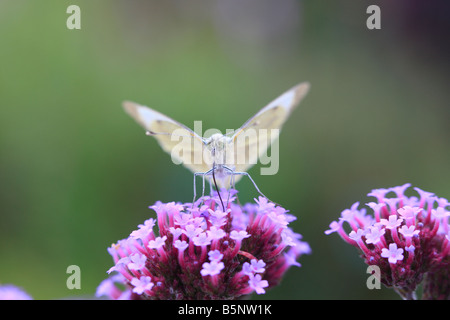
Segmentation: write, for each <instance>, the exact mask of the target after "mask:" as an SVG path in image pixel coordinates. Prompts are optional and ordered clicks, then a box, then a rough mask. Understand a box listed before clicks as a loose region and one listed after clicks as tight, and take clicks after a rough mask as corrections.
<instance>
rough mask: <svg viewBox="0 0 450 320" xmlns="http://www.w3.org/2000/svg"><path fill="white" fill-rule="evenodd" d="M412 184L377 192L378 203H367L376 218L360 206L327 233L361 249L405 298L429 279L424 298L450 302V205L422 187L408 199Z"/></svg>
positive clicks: (386, 282)
mask: <svg viewBox="0 0 450 320" xmlns="http://www.w3.org/2000/svg"><path fill="white" fill-rule="evenodd" d="M410 186H411V185H410V184H405V185H403V186H399V187H393V188H389V189H375V190H372V192H370V193H369V194H368V196H371V197H375V198H376V201H375V202H369V203H367V204H366V205H367V207H368V208H370V212H371V213H372V214H368V213H367V208H362V209H359V203H358V202H356V203H355V204H353V206H352V207H351V208H350V209H346V210H344V211H343V212H342V213H341V217H340V218H339V220H338V221H333V222H332V223H331V224H330V229H329V230H327V231H325V234H331V233H333V232H337V233H338V234H339V235H340V236H341V237H342V239H344V240H345V241H346V242H347V243H349V244H351V245H353V246H355V247H357V248H358V249H359V250H360V252H361V257H362V258H363V259H364V261H365V263H367V264H368V265H376V266H378V267H379V268H380V272H381V282H382V283H383V284H384V285H386V286H387V287H393V288H394V289H396V291H397V292H398V293H399V294H400V295H401V296H402V297H403V298H413V297H414V291H415V290H416V287H417V286H418V285H419V284H420V283H421V282H422V280H423V279H424V278H425V281H424V290H423V298H425V299H450V233H449V231H450V227H449V216H450V212H449V211H448V207H449V206H450V203H449V202H448V201H447V199H444V198H439V197H437V196H435V195H434V194H433V193H430V192H426V191H423V190H421V189H419V188H414V189H415V191H416V192H417V194H418V197H416V196H411V197H408V196H406V195H405V191H406V189H408V188H409V187H410Z"/></svg>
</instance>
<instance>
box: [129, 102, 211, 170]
mask: <svg viewBox="0 0 450 320" xmlns="http://www.w3.org/2000/svg"><path fill="white" fill-rule="evenodd" d="M123 107H124V109H125V111H126V112H127V113H128V114H129V115H130V116H131V117H132V118H133V119H134V120H136V122H137V123H139V124H140V125H141V126H142V127H144V129H145V130H147V133H148V134H149V135H152V136H154V137H155V139H156V140H157V141H158V143H159V144H160V146H161V147H162V149H163V150H164V151H166V152H167V153H169V154H170V155H171V156H172V160H173V161H175V162H176V163H177V164H179V163H182V164H183V165H184V166H185V167H187V168H188V169H190V170H191V171H192V172H206V171H208V170H209V169H210V165H208V163H210V162H209V160H208V159H206V160H207V161H205V158H204V157H205V156H208V154H209V153H208V152H206V153H205V154H204V152H203V151H204V147H205V146H204V142H203V139H202V137H200V136H199V135H198V134H196V133H195V132H194V131H192V130H191V129H189V128H188V127H186V126H184V125H183V124H181V123H179V122H177V121H175V120H173V119H171V118H169V117H168V116H166V115H164V114H162V113H160V112H158V111H155V110H153V109H150V108H149V107H145V106H141V105H139V104H137V103H134V102H130V101H125V102H124V103H123Z"/></svg>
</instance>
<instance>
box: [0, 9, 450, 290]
mask: <svg viewBox="0 0 450 320" xmlns="http://www.w3.org/2000/svg"><path fill="white" fill-rule="evenodd" d="M229 3H230V5H233V6H235V7H232V8H231V9H230V8H229V7H220V5H219V2H218V1H206V0H196V1H191V2H188V4H187V3H186V2H184V1H164V2H163V1H105V0H97V1H75V0H74V1H57V2H55V1H50V0H42V1H29V0H27V1H25V0H24V1H14V0H3V1H2V2H0V42H1V44H0V97H1V108H0V148H1V149H0V150H1V156H0V259H1V260H0V261H1V263H0V283H14V284H16V285H19V286H22V287H23V288H24V289H25V290H26V291H28V292H29V293H30V294H31V295H32V296H33V297H34V298H36V299H53V298H64V297H72V296H78V295H81V296H83V295H86V296H89V295H92V294H93V293H94V292H95V289H96V286H97V285H98V284H99V283H100V281H102V280H103V279H104V278H105V277H106V270H108V269H109V268H110V267H111V266H112V259H111V257H110V256H109V255H108V253H107V251H106V248H107V247H108V246H109V245H110V244H111V243H112V242H116V241H117V240H118V239H122V238H124V237H126V236H128V234H129V233H130V232H131V231H132V230H134V229H135V228H136V226H137V225H138V224H139V223H142V222H143V221H144V220H145V219H147V218H148V217H150V216H154V213H153V212H152V211H151V210H149V209H148V208H147V207H148V206H149V205H151V204H153V203H154V202H155V201H157V200H161V201H166V202H167V201H190V200H191V197H192V174H191V173H190V172H188V170H186V169H184V168H182V167H181V166H175V165H174V164H172V162H171V161H170V156H169V155H167V154H165V153H164V152H162V151H161V149H160V147H159V146H158V145H157V143H156V142H155V141H154V139H152V138H149V137H147V136H145V134H144V132H143V130H142V129H141V128H140V127H139V126H138V125H136V124H135V123H134V121H133V120H131V119H130V118H129V117H128V116H127V115H126V114H125V113H124V112H123V110H122V108H121V103H122V101H123V100H132V101H136V102H139V103H142V104H145V105H148V106H150V107H153V108H155V109H157V110H159V111H161V112H163V113H165V114H167V115H169V116H171V117H173V118H174V119H176V120H178V121H180V122H182V123H184V124H186V125H188V126H191V127H192V125H193V122H194V120H203V128H204V129H207V128H218V129H221V130H223V131H225V129H227V128H237V127H239V126H240V125H241V124H242V123H244V121H245V120H247V119H248V118H249V117H250V116H251V115H253V114H254V113H255V112H256V111H257V110H259V108H261V107H263V106H264V105H265V104H266V103H268V102H269V101H271V100H272V99H273V98H275V97H277V96H278V95H279V94H281V93H282V92H284V91H285V90H286V89H288V88H290V87H292V86H293V85H295V84H296V83H299V82H301V81H309V82H310V83H311V85H312V89H311V91H310V94H309V95H308V96H307V98H306V99H305V100H304V102H303V103H302V105H301V106H300V107H299V108H298V109H297V110H296V111H295V113H294V114H293V115H292V117H291V119H290V120H289V121H288V122H287V123H286V125H285V127H284V129H283V132H282V134H281V138H280V170H279V173H278V174H277V175H275V176H260V175H259V170H258V167H257V166H256V167H255V168H253V169H252V170H251V171H250V173H251V174H252V176H253V178H254V180H255V181H256V182H257V184H258V186H259V187H260V189H261V190H262V191H263V192H264V193H265V194H266V195H268V196H269V197H270V198H271V199H273V200H275V201H277V202H278V203H280V204H282V205H283V206H284V207H286V208H288V209H290V210H291V212H292V213H293V214H295V215H297V216H298V220H297V221H295V222H294V223H293V228H294V230H295V231H297V232H299V233H301V234H303V236H304V240H305V241H308V242H309V243H310V245H311V247H312V250H313V254H312V255H310V256H305V257H303V258H301V261H300V262H301V263H302V267H301V268H293V269H291V270H290V271H289V273H288V275H287V276H286V278H285V279H284V281H283V282H282V284H281V285H280V286H279V287H277V288H274V289H272V290H271V291H269V292H268V293H267V294H266V295H265V296H263V297H260V296H258V297H255V298H265V299H377V298H396V295H395V294H394V293H393V292H391V291H390V290H387V289H382V290H373V291H370V290H368V289H367V288H366V286H365V284H366V279H367V276H368V275H367V274H366V273H365V271H366V267H365V265H364V264H363V262H362V261H361V260H360V259H359V258H358V255H357V252H356V250H355V249H354V248H352V247H350V246H348V245H347V244H345V243H344V242H343V241H341V240H339V239H338V236H336V235H333V236H329V237H326V236H325V235H324V234H323V231H324V230H326V229H327V228H328V224H329V223H330V222H331V221H332V220H335V219H337V217H338V215H339V214H340V212H341V211H342V210H343V209H345V208H348V207H350V205H351V204H353V203H354V202H356V201H360V202H361V203H365V202H367V201H368V198H367V197H366V196H365V195H366V194H367V193H368V192H370V190H371V189H373V188H380V187H391V186H395V185H400V184H404V183H406V182H410V183H412V184H413V185H414V186H418V187H420V188H422V189H425V190H428V191H432V192H435V193H436V194H438V195H439V196H441V197H446V198H449V197H450V183H449V182H450V170H449V168H448V165H449V163H450V148H449V138H450V127H449V125H448V124H449V123H448V120H449V115H450V112H449V108H448V101H449V98H450V92H449V90H448V83H449V82H448V80H449V77H448V76H449V73H448V71H449V68H448V67H449V65H448V50H447V49H448V48H446V47H445V46H444V45H443V44H444V43H445V42H448V37H444V36H442V38H439V33H436V32H435V30H433V29H429V30H427V29H426V28H427V27H426V26H429V25H428V24H426V23H424V21H425V22H426V21H427V20H426V19H430V21H436V17H438V18H439V16H438V15H439V12H440V9H439V8H436V10H435V11H433V10H431V9H430V10H428V11H429V12H428V11H427V12H425V11H424V12H425V13H424V14H423V16H421V15H419V18H421V19H422V20H423V21H422V20H420V19H419V20H416V22H417V23H420V22H423V28H422V29H420V24H419V26H418V28H419V30H420V31H421V32H419V33H417V32H416V30H414V29H411V28H410V25H409V24H408V21H409V19H410V18H411V17H410V16H409V15H411V14H412V13H411V12H412V11H411V7H409V3H406V1H400V2H395V3H392V2H391V1H378V3H379V4H380V6H381V10H382V19H383V20H382V29H381V30H372V31H370V30H368V29H367V28H366V25H365V21H366V19H367V14H366V8H367V6H368V5H369V4H371V3H369V2H367V1H351V0H346V1H340V2H333V3H331V2H327V3H326V4H324V3H323V2H320V1H303V2H300V1H294V0H292V1H290V0H289V1H288V0H283V1H276V2H270V1H262V2H257V1H250V2H249V3H250V4H247V8H241V6H243V4H240V2H239V1H231V2H229ZM70 4H78V5H79V6H80V8H81V17H82V18H81V19H82V20H81V26H82V28H81V30H68V29H67V28H66V19H67V18H68V16H69V15H68V14H67V13H66V8H67V6H68V5H70ZM414 4H415V5H418V3H417V2H416V1H414V2H413V5H414ZM252 6H253V7H252ZM234 8H235V9H234ZM407 8H409V9H407ZM446 8H447V9H448V5H447V6H446ZM244 9H245V10H244ZM447 12H448V10H447ZM425 14H427V15H425ZM433 14H436V17H435V16H434V15H433ZM413 17H414V16H413ZM415 19H417V17H415ZM447 20H448V19H447ZM415 26H416V27H417V24H415ZM272 27H273V28H272ZM431 27H433V25H431ZM447 30H448V28H447ZM446 50H447V51H446ZM238 189H239V190H240V194H241V197H242V198H241V200H242V199H244V201H245V200H246V201H250V200H251V199H252V198H253V197H255V196H256V195H257V194H256V191H255V190H254V188H253V186H252V185H251V184H250V183H248V182H246V181H245V180H243V181H242V182H240V183H239V184H238ZM71 264H76V265H78V266H80V268H81V288H82V289H81V290H73V291H71V290H68V289H67V287H66V279H67V277H68V275H67V274H66V268H67V266H69V265H71Z"/></svg>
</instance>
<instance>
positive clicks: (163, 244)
mask: <svg viewBox="0 0 450 320" xmlns="http://www.w3.org/2000/svg"><path fill="white" fill-rule="evenodd" d="M235 194H236V191H235V190H230V195H228V192H227V191H226V190H222V191H221V197H222V199H229V204H228V206H227V208H226V210H225V211H224V210H222V205H221V202H220V201H219V198H218V197H217V193H216V194H213V195H212V196H211V197H209V196H207V197H202V198H201V199H199V200H198V201H196V203H195V204H194V205H193V204H192V203H186V204H181V203H175V202H170V203H161V202H157V203H155V204H154V205H153V206H151V207H150V208H151V209H153V210H154V211H155V212H156V219H154V218H150V219H148V220H147V221H145V222H144V224H141V225H139V226H138V229H137V230H135V231H133V232H131V234H130V236H129V237H128V238H126V239H123V240H119V241H118V242H117V243H116V244H113V245H112V246H111V247H110V248H108V252H109V253H110V254H111V256H112V257H113V260H114V266H113V267H112V268H111V269H109V270H108V273H113V275H112V276H111V277H110V278H108V279H106V280H104V281H103V282H102V283H101V284H100V286H99V287H98V289H97V296H107V297H109V298H111V299H236V298H239V297H241V296H243V295H248V294H251V293H253V292H256V293H257V294H263V293H265V291H266V289H268V288H270V287H272V286H274V285H276V284H278V283H279V282H280V280H281V279H282V277H283V275H284V274H285V273H286V271H287V270H288V269H289V267H290V266H292V265H294V266H300V264H299V263H298V262H297V258H298V257H299V256H301V255H302V254H306V253H310V248H309V245H308V244H307V243H306V242H303V241H301V238H302V236H301V235H300V234H298V233H295V232H294V231H293V230H292V229H290V228H289V227H288V225H289V222H291V221H293V220H295V217H294V216H293V215H290V214H288V212H287V210H285V209H284V208H282V207H280V206H277V205H275V204H274V203H271V202H269V201H268V200H267V199H266V198H263V197H259V199H257V200H256V199H255V201H256V203H252V204H246V205H245V206H240V205H238V204H236V203H234V201H235V197H234V195H235ZM155 229H156V230H155Z"/></svg>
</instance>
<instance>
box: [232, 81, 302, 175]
mask: <svg viewBox="0 0 450 320" xmlns="http://www.w3.org/2000/svg"><path fill="white" fill-rule="evenodd" d="M309 87H310V86H309V83H307V82H303V83H300V84H298V85H296V86H295V87H293V88H292V89H290V90H288V91H286V92H285V93H283V94H282V95H281V96H279V97H278V98H276V99H275V100H273V101H272V102H271V103H269V104H268V105H267V106H265V107H264V108H262V109H261V110H260V111H259V112H258V113H256V114H255V115H254V116H253V117H251V118H250V119H249V120H248V121H247V122H245V123H244V124H243V125H242V127H241V128H239V129H238V130H236V132H235V133H234V134H233V136H232V137H231V140H232V145H231V146H230V148H232V152H229V155H230V156H229V157H228V159H227V164H228V165H230V166H234V168H235V171H237V172H238V171H239V172H243V171H247V170H248V169H249V168H250V167H252V166H253V165H254V164H255V163H256V162H257V161H258V159H259V158H260V157H261V155H262V154H264V153H265V152H266V151H267V149H268V147H269V146H270V145H271V144H272V142H273V141H274V140H275V139H276V138H278V135H279V130H280V129H281V127H282V126H283V124H284V123H285V122H286V120H287V119H288V117H289V115H290V114H291V112H292V111H293V110H294V109H295V107H296V106H297V105H298V104H299V103H300V101H301V100H302V99H303V98H304V97H305V95H306V94H307V93H308V90H309ZM264 129H265V130H264ZM272 129H278V130H272ZM239 178H240V176H236V177H235V181H237V180H239Z"/></svg>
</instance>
